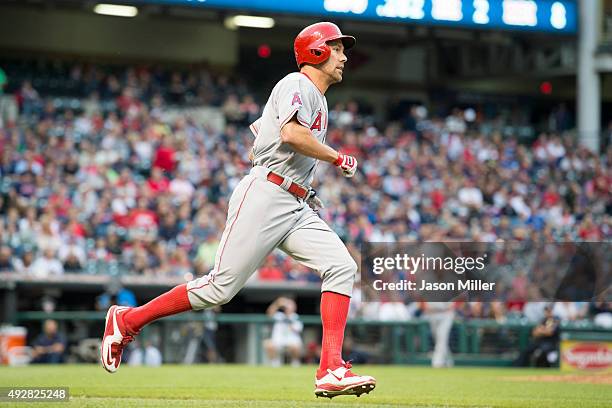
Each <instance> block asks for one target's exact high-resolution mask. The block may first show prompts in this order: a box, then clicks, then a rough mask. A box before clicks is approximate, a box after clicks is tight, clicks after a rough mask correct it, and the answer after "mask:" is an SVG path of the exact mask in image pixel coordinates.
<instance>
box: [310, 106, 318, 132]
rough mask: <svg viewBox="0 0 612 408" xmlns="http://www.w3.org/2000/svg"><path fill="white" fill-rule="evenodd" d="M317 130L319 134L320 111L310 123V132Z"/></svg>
mask: <svg viewBox="0 0 612 408" xmlns="http://www.w3.org/2000/svg"><path fill="white" fill-rule="evenodd" d="M313 129H317V130H318V131H319V132H320V131H321V111H319V112H318V113H317V118H316V119H315V121H314V122H313V123H312V126H311V127H310V130H313Z"/></svg>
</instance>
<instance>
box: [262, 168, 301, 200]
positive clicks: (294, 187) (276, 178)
mask: <svg viewBox="0 0 612 408" xmlns="http://www.w3.org/2000/svg"><path fill="white" fill-rule="evenodd" d="M268 181H271V182H272V183H274V184H276V185H279V186H280V185H282V184H283V182H284V181H285V178H284V177H283V176H281V175H279V174H276V173H273V172H269V173H268ZM287 191H288V192H290V193H291V194H293V195H294V196H296V197H297V198H301V199H303V200H306V199H307V198H308V189H306V188H304V187H302V186H300V185H299V184H297V183H293V182H292V183H291V185H290V186H289V188H288V189H287Z"/></svg>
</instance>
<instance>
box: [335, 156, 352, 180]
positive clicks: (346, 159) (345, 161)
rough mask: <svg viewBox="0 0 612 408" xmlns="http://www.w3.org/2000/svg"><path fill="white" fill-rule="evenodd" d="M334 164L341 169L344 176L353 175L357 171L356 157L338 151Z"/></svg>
mask: <svg viewBox="0 0 612 408" xmlns="http://www.w3.org/2000/svg"><path fill="white" fill-rule="evenodd" d="M334 165H336V166H338V167H340V169H342V173H343V174H344V177H353V176H354V175H355V172H356V171H357V159H356V158H354V157H353V156H349V155H346V154H342V153H338V158H337V159H336V161H335V162H334Z"/></svg>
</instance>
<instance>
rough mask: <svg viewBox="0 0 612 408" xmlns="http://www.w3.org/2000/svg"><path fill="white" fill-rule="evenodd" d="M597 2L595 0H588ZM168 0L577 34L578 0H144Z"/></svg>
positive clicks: (321, 15) (318, 15) (249, 9)
mask: <svg viewBox="0 0 612 408" xmlns="http://www.w3.org/2000/svg"><path fill="white" fill-rule="evenodd" d="M587 1H592V0H587ZM147 2H149V3H162V4H175V5H191V6H197V7H211V8H217V9H230V10H235V11H242V12H269V13H286V14H294V15H308V16H313V17H314V18H316V19H342V18H345V19H353V20H370V21H380V22H383V21H389V22H394V23H406V24H423V25H442V26H450V27H466V28H477V29H505V30H522V31H532V32H548V33H561V34H570V35H573V34H576V31H577V28H578V10H577V3H576V1H575V0H293V1H285V0H140V1H135V3H147Z"/></svg>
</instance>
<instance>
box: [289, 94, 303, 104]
mask: <svg viewBox="0 0 612 408" xmlns="http://www.w3.org/2000/svg"><path fill="white" fill-rule="evenodd" d="M296 102H297V103H299V104H300V105H302V100H301V99H300V93H299V92H296V93H294V94H293V99H292V100H291V106H293V105H294V104H295V103H296Z"/></svg>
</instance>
